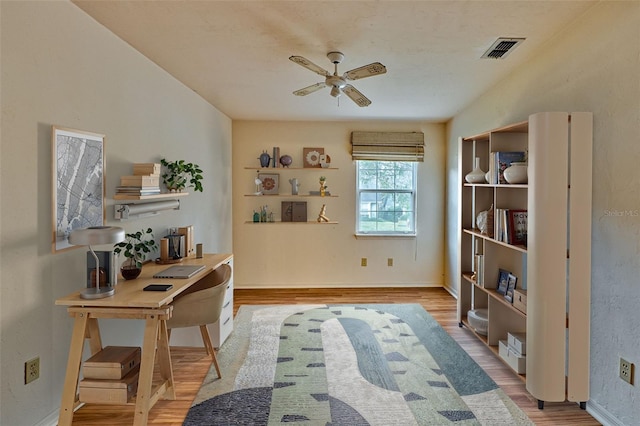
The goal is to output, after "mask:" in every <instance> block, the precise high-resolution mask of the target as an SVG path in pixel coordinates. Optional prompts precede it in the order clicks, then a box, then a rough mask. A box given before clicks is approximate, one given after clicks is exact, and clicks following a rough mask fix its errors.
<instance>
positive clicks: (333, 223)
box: [245, 220, 338, 225]
mask: <svg viewBox="0 0 640 426" xmlns="http://www.w3.org/2000/svg"><path fill="white" fill-rule="evenodd" d="M245 224H247V225H337V224H338V222H334V221H329V222H318V221H317V220H310V221H307V222H282V221H280V220H278V221H276V222H253V221H250V220H248V221H246V222H245Z"/></svg>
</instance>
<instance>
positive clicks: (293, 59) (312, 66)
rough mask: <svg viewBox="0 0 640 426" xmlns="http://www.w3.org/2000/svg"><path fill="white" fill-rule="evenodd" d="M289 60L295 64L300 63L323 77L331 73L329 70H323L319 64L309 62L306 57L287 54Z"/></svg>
mask: <svg viewBox="0 0 640 426" xmlns="http://www.w3.org/2000/svg"><path fill="white" fill-rule="evenodd" d="M289 60H290V61H291V62H295V63H296V64H298V65H301V66H303V67H305V68H306V69H308V70H311V71H313V72H315V73H316V74H318V75H321V76H323V77H328V76H330V75H331V74H329V71H327V70H325V69H324V68H322V67H321V66H318V65H316V64H314V63H313V62H311V61H310V60H308V59H307V58H303V57H302V56H289Z"/></svg>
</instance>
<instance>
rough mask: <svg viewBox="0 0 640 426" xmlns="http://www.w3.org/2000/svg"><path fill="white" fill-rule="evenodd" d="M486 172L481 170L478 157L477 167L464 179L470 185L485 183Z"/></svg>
mask: <svg viewBox="0 0 640 426" xmlns="http://www.w3.org/2000/svg"><path fill="white" fill-rule="evenodd" d="M485 174H486V172H483V171H482V169H481V168H480V157H476V162H475V167H474V168H473V170H472V171H471V172H469V173H467V175H466V176H465V177H464V179H465V180H466V181H467V182H469V183H484V182H485V180H484V175H485Z"/></svg>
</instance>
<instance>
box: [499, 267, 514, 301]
mask: <svg viewBox="0 0 640 426" xmlns="http://www.w3.org/2000/svg"><path fill="white" fill-rule="evenodd" d="M509 275H511V272H509V271H505V270H504V269H500V271H499V272H498V285H497V286H496V291H497V292H498V293H500V294H502V295H503V296H504V295H505V294H507V289H508V287H509Z"/></svg>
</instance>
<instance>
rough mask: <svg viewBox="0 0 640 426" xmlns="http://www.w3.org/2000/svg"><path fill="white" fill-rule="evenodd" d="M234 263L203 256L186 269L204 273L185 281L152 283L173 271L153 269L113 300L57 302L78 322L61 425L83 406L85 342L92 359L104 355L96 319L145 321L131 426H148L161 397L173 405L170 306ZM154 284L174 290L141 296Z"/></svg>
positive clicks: (75, 297)
mask: <svg viewBox="0 0 640 426" xmlns="http://www.w3.org/2000/svg"><path fill="white" fill-rule="evenodd" d="M231 258H232V255H231V254H205V255H204V257H203V258H202V259H196V258H189V259H185V260H184V262H183V263H182V264H191V265H205V269H204V270H203V271H200V272H198V273H197V274H196V275H194V276H193V277H191V278H187V279H169V278H153V274H155V273H157V272H159V271H162V270H164V269H165V268H168V267H169V266H171V265H156V264H153V263H149V264H146V265H144V267H143V268H142V274H140V276H139V277H138V278H137V279H135V280H129V281H120V282H119V283H118V285H117V286H116V292H115V294H114V295H113V296H111V297H105V298H103V299H94V300H92V299H82V298H80V291H77V292H75V293H72V294H70V295H68V296H65V297H61V298H60V299H58V300H56V305H62V306H67V307H68V308H67V310H68V311H69V315H71V316H72V317H73V318H74V323H73V334H72V336H71V344H70V347H69V359H68V361H67V373H66V376H65V380H64V387H63V389H62V402H61V406H60V416H59V419H58V425H61V426H62V425H71V422H72V420H73V412H74V409H75V408H76V407H77V406H78V405H79V404H80V401H79V399H78V379H79V376H80V367H81V365H82V352H83V348H84V341H85V339H88V340H89V347H90V348H91V355H94V354H96V353H97V352H99V351H100V350H102V341H101V339H100V329H99V327H98V318H120V319H137V320H144V321H145V328H144V340H143V344H142V355H141V356H142V357H141V360H140V374H139V379H138V392H137V395H136V400H135V406H136V407H135V415H134V420H133V424H134V425H146V424H147V419H148V417H149V410H150V409H151V407H153V405H154V404H155V403H156V401H158V399H160V397H164V398H165V399H175V398H176V396H175V388H174V384H173V370H172V368H171V354H170V353H169V338H168V333H167V319H169V318H171V311H172V306H171V302H173V299H174V298H175V297H176V296H177V295H179V294H180V293H182V292H183V291H185V290H186V289H187V288H189V287H190V286H191V285H193V284H195V283H196V282H198V281H199V280H201V279H202V278H204V277H206V276H207V275H209V274H210V273H211V272H213V270H214V269H216V268H217V267H218V266H220V265H222V264H223V263H227V262H228V261H230V260H231ZM152 282H164V283H171V284H173V288H172V289H171V290H168V291H163V292H159V291H142V289H143V288H144V287H145V286H147V285H148V284H150V283H152ZM156 349H157V351H156ZM156 352H157V356H158V365H159V372H160V376H161V378H162V381H161V383H160V384H158V385H157V386H156V387H155V388H152V386H153V383H152V379H153V371H154V363H155V358H156Z"/></svg>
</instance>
